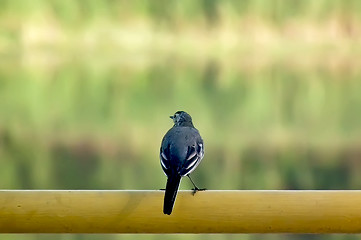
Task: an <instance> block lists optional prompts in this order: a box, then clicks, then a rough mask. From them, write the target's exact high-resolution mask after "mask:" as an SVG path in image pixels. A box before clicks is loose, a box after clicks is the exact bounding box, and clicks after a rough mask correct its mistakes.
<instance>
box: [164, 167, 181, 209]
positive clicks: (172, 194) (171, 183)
mask: <svg viewBox="0 0 361 240" xmlns="http://www.w3.org/2000/svg"><path fill="white" fill-rule="evenodd" d="M180 181H181V176H179V175H178V174H177V175H175V176H169V177H168V179H167V186H166V188H165V194H164V205H163V213H164V214H168V215H170V214H171V213H172V210H173V205H174V202H175V199H176V197H177V192H178V189H179V184H180Z"/></svg>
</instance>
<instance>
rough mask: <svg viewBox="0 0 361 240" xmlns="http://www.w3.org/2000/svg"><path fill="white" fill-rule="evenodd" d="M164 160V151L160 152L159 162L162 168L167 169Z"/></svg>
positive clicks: (165, 158)
mask: <svg viewBox="0 0 361 240" xmlns="http://www.w3.org/2000/svg"><path fill="white" fill-rule="evenodd" d="M165 161H168V159H167V157H166V156H165V154H164V152H161V153H160V164H162V167H163V168H164V169H168V168H167V166H166V164H165Z"/></svg>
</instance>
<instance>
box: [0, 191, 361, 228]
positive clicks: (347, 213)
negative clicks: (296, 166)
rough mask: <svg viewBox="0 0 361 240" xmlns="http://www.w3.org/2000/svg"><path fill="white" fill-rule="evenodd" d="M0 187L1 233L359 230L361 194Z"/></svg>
mask: <svg viewBox="0 0 361 240" xmlns="http://www.w3.org/2000/svg"><path fill="white" fill-rule="evenodd" d="M163 195H164V192H163V191H76V190H74V191H66V190H64V191H52V190H43V191H31V190H25V191H20V190H19V191H16V190H15V191H14V190H2V191H0V232H1V233H361V191H204V192H198V193H196V195H195V196H193V195H192V194H191V191H180V192H179V194H178V197H177V200H176V203H175V207H174V211H173V213H172V215H170V216H168V215H164V214H163V212H162V206H163Z"/></svg>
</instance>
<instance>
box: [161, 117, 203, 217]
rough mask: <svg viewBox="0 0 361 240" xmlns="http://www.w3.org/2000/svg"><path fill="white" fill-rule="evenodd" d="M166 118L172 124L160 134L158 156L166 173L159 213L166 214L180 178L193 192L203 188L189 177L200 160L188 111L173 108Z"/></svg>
mask: <svg viewBox="0 0 361 240" xmlns="http://www.w3.org/2000/svg"><path fill="white" fill-rule="evenodd" d="M170 118H171V119H172V120H173V122H174V125H173V127H172V128H171V129H169V130H168V132H167V133H166V134H165V135H164V137H163V140H162V143H161V147H160V155H159V157H160V164H161V166H162V169H163V171H164V173H165V174H166V176H167V184H166V188H165V194H164V204H163V213H164V214H167V215H170V214H171V213H172V210H173V206H174V202H175V200H176V197H177V193H178V189H179V185H180V182H181V179H182V177H184V176H187V177H188V178H189V179H190V181H191V182H192V184H193V186H194V189H193V195H194V194H195V193H196V192H197V191H203V190H205V189H200V188H198V187H197V186H196V185H195V184H194V182H193V181H192V178H191V177H190V174H191V173H192V172H193V171H194V169H196V167H197V166H198V165H199V163H200V162H201V160H202V159H203V156H204V145H203V139H202V137H201V135H200V134H199V131H198V130H197V129H196V128H195V127H194V125H193V122H192V117H191V116H190V115H189V114H188V113H186V112H184V111H177V112H176V113H175V114H174V115H172V116H170Z"/></svg>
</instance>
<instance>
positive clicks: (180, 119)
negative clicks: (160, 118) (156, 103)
mask: <svg viewBox="0 0 361 240" xmlns="http://www.w3.org/2000/svg"><path fill="white" fill-rule="evenodd" d="M170 118H171V119H173V122H174V126H188V127H193V123H192V117H191V116H190V115H189V114H188V113H186V112H184V111H178V112H176V113H175V114H174V115H173V116H170Z"/></svg>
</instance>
